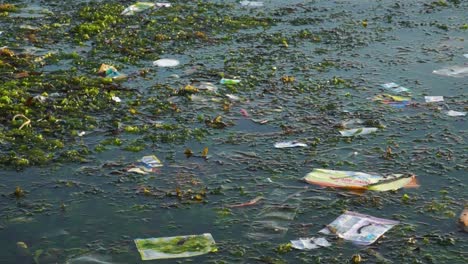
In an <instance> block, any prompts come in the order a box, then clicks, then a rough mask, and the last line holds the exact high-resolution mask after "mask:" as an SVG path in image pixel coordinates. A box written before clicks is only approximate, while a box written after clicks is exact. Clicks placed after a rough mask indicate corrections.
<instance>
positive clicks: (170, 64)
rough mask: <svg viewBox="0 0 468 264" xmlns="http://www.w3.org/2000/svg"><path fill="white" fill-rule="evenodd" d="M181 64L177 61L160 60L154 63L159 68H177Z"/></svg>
mask: <svg viewBox="0 0 468 264" xmlns="http://www.w3.org/2000/svg"><path fill="white" fill-rule="evenodd" d="M179 64H180V62H179V61H178V60H175V59H159V60H156V61H153V65H154V66H158V67H176V66H178V65H179Z"/></svg>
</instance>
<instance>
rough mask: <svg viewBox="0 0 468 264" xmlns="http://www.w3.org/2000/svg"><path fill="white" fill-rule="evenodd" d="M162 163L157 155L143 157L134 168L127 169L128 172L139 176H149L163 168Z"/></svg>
mask: <svg viewBox="0 0 468 264" xmlns="http://www.w3.org/2000/svg"><path fill="white" fill-rule="evenodd" d="M162 166H163V164H162V162H161V161H160V160H159V159H158V157H156V156H155V155H150V156H144V157H142V158H141V159H140V160H139V161H138V162H137V163H136V164H135V165H134V166H133V167H132V168H129V169H127V171H128V172H135V173H139V174H148V173H149V172H155V171H156V170H157V168H159V167H162Z"/></svg>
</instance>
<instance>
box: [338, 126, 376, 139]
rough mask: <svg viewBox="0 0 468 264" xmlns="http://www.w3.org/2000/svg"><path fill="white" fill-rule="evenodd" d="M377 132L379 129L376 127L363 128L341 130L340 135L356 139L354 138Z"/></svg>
mask: <svg viewBox="0 0 468 264" xmlns="http://www.w3.org/2000/svg"><path fill="white" fill-rule="evenodd" d="M377 130H379V129H378V128H376V127H361V128H354V129H347V130H341V131H340V134H341V135H342V136H343V137H354V136H359V135H367V134H370V133H374V132H377Z"/></svg>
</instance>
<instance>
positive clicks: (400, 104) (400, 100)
mask: <svg viewBox="0 0 468 264" xmlns="http://www.w3.org/2000/svg"><path fill="white" fill-rule="evenodd" d="M373 100H374V101H379V102H381V103H383V104H387V105H390V106H392V107H395V108H404V107H406V106H408V105H409V104H411V98H410V97H403V96H397V95H391V94H379V95H377V96H375V97H374V98H373Z"/></svg>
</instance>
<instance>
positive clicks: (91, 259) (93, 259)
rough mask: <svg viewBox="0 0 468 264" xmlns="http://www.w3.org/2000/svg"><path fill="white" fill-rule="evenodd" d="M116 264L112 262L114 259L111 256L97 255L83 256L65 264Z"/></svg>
mask: <svg viewBox="0 0 468 264" xmlns="http://www.w3.org/2000/svg"><path fill="white" fill-rule="evenodd" d="M93 263H94V264H114V263H116V262H112V258H111V257H109V256H103V255H96V254H89V255H81V256H78V257H75V258H72V259H69V260H67V261H66V262H65V264H93Z"/></svg>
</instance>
